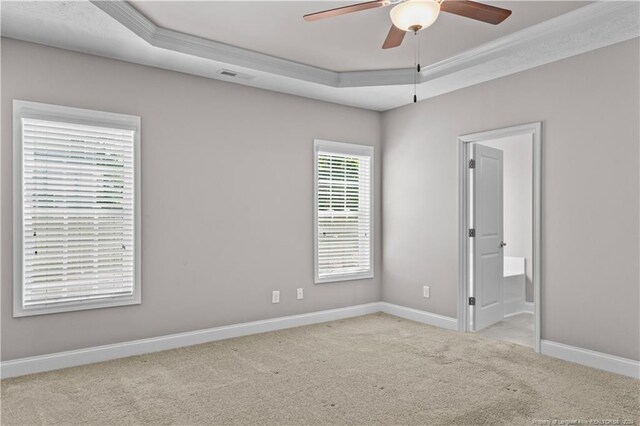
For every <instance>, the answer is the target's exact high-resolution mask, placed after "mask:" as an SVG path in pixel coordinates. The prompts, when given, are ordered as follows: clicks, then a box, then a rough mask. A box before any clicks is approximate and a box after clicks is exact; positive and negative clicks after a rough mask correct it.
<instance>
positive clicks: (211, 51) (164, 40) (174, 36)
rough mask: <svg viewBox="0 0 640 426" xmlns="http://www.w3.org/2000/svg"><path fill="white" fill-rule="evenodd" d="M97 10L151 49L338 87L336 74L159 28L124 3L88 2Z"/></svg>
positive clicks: (117, 0)
mask: <svg viewBox="0 0 640 426" xmlns="http://www.w3.org/2000/svg"><path fill="white" fill-rule="evenodd" d="M91 3H93V4H94V5H95V6H96V7H98V8H99V9H101V10H102V11H104V12H106V13H107V14H108V15H110V16H111V17H112V18H114V19H115V20H116V21H118V22H120V23H121V24H122V25H124V26H125V27H127V28H128V29H130V30H131V31H133V32H134V33H135V34H136V35H138V36H139V37H140V38H142V39H143V40H145V41H146V42H147V43H149V44H150V45H152V46H154V47H160V48H163V49H168V50H173V51H175V52H179V53H185V54H187V55H193V56H198V57H200V58H205V59H212V60H214V61H218V62H223V63H227V64H229V65H235V66H239V67H243V68H249V69H254V70H256V71H261V72H267V73H270V74H277V75H281V76H284V77H289V78H294V79H297V80H303V81H308V82H311V83H317V84H322V85H324V86H332V87H338V79H339V73H337V72H335V71H329V70H325V69H322V68H318V67H314V66H311V65H305V64H300V63H298V62H294V61H289V60H287V59H281V58H277V57H275V56H271V55H266V54H264V53H259V52H255V51H252V50H248V49H243V48H240V47H236V46H232V45H229V44H225V43H220V42H217V41H214V40H209V39H206V38H202V37H197V36H194V35H191V34H186V33H182V32H179V31H173V30H170V29H167V28H163V27H159V26H157V25H155V24H154V23H153V22H151V21H150V20H149V19H148V18H147V17H146V16H144V15H143V14H142V13H140V12H139V11H138V10H137V9H136V8H135V7H133V6H132V5H131V4H129V3H128V2H126V1H123V0H114V1H101V0H97V1H96V0H91Z"/></svg>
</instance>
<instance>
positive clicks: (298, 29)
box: [130, 0, 589, 71]
mask: <svg viewBox="0 0 640 426" xmlns="http://www.w3.org/2000/svg"><path fill="white" fill-rule="evenodd" d="M130 3H131V4H132V5H133V6H134V7H135V8H136V9H138V10H139V11H140V12H142V13H143V14H144V15H145V16H146V17H147V18H149V19H150V20H151V21H153V22H154V23H155V24H156V25H158V26H161V27H164V28H168V29H171V30H174V31H179V32H183V33H187V34H192V35H196V36H199V37H203V38H206V39H210V40H215V41H218V42H221V43H226V44H230V45H233V46H237V47H241V48H244V49H249V50H253V51H257V52H261V53H266V54H268V55H272V56H276V57H279V58H284V59H288V60H291V61H295V62H299V63H303V64H308V65H313V66H315V67H319V68H324V69H328V70H334V71H356V70H379V69H395V68H405V67H407V66H412V64H413V57H414V49H415V48H414V43H415V38H414V37H407V38H406V39H405V43H404V44H403V45H402V46H400V47H399V48H395V49H389V50H382V49H381V46H382V42H383V41H384V39H385V37H386V36H387V32H388V31H389V27H390V25H391V21H390V18H389V10H390V8H391V7H386V8H382V9H373V10H367V11H362V12H358V13H354V14H350V15H345V16H340V17H337V18H332V19H327V20H323V21H318V22H306V21H304V20H303V19H302V16H303V15H304V14H306V13H310V12H315V11H319V10H324V9H328V8H332V7H339V6H343V5H346V4H352V3H354V2H344V1H179V2H178V1H139V0H138V1H132V2H130ZM486 3H489V4H492V3H493V4H495V5H497V6H500V7H503V8H507V9H511V10H512V11H513V14H512V15H511V16H510V17H509V18H508V19H507V20H506V21H505V22H503V23H502V24H500V25H496V26H494V25H489V24H486V23H482V22H478V21H473V20H471V19H465V18H462V17H459V16H455V15H451V14H447V13H442V14H440V16H439V18H438V20H437V21H436V22H435V24H434V25H433V26H431V27H429V28H427V29H426V30H425V31H422V32H421V33H420V34H419V36H418V37H419V38H420V45H421V62H422V63H423V64H431V63H435V62H438V61H441V60H443V59H446V58H448V57H451V56H454V55H456V54H459V53H460V52H463V51H465V50H468V49H471V48H473V47H476V46H478V45H480V44H482V43H485V42H488V41H491V40H495V39H496V38H498V37H502V36H505V35H507V34H511V33H513V32H515V31H518V30H521V29H523V28H526V27H529V26H531V25H534V24H537V23H540V22H542V21H546V20H547V19H550V18H553V17H555V16H558V15H561V14H563V13H566V12H568V11H570V10H574V9H577V8H580V7H582V6H585V5H586V4H588V3H589V2H582V1H546V2H540V1H500V2H496V1H488V2H486Z"/></svg>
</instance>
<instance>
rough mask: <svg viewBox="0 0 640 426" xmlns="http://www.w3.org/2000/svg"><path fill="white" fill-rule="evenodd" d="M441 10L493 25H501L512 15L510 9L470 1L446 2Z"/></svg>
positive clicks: (441, 6)
mask: <svg viewBox="0 0 640 426" xmlns="http://www.w3.org/2000/svg"><path fill="white" fill-rule="evenodd" d="M440 10H441V11H443V12H448V13H453V14H454V15H460V16H464V17H465V18H471V19H475V20H476V21H482V22H486V23H488V24H493V25H497V24H499V23H501V22H502V21H504V20H505V19H507V18H508V17H509V15H511V11H510V10H508V9H502V8H500V7H495V6H489V5H488V4H482V3H476V2H475V1H469V0H445V1H443V2H442V4H441V5H440Z"/></svg>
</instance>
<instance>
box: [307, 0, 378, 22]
mask: <svg viewBox="0 0 640 426" xmlns="http://www.w3.org/2000/svg"><path fill="white" fill-rule="evenodd" d="M389 4H390V2H389V1H388V0H374V1H368V2H365V3H358V4H352V5H350V6H343V7H336V8H335V9H329V10H323V11H322V12H316V13H309V14H307V15H304V19H305V21H310V22H311V21H317V20H320V19H325V18H333V17H334V16H340V15H346V14H347V13H353V12H360V11H361V10H367V9H376V8H378V7H384V6H388V5H389Z"/></svg>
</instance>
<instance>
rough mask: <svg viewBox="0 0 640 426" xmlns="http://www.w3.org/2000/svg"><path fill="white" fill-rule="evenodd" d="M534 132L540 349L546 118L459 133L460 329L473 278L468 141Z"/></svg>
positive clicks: (537, 336)
mask: <svg viewBox="0 0 640 426" xmlns="http://www.w3.org/2000/svg"><path fill="white" fill-rule="evenodd" d="M527 134H530V135H532V140H533V259H532V268H533V300H534V313H535V326H534V341H533V343H534V344H533V346H534V350H535V351H536V352H540V339H541V333H540V324H541V310H540V306H541V295H540V293H541V286H542V284H541V282H542V265H541V259H542V257H541V247H542V246H541V240H542V232H541V229H542V228H541V224H542V218H541V214H542V205H541V201H542V196H541V187H542V186H541V182H542V122H540V121H538V122H534V123H529V124H523V125H519V126H513V127H506V128H502V129H495V130H489V131H484V132H478V133H472V134H468V135H462V136H460V137H458V256H459V262H458V330H460V331H467V329H468V324H469V319H468V314H467V298H468V287H467V283H468V282H469V277H468V271H467V265H468V253H469V251H468V250H469V237H468V235H467V232H468V231H467V229H468V225H467V224H468V223H469V217H468V188H467V182H468V177H469V168H468V160H469V159H468V154H467V149H466V147H467V144H469V143H473V142H482V141H487V140H492V139H499V138H504V137H507V136H514V135H527Z"/></svg>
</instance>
